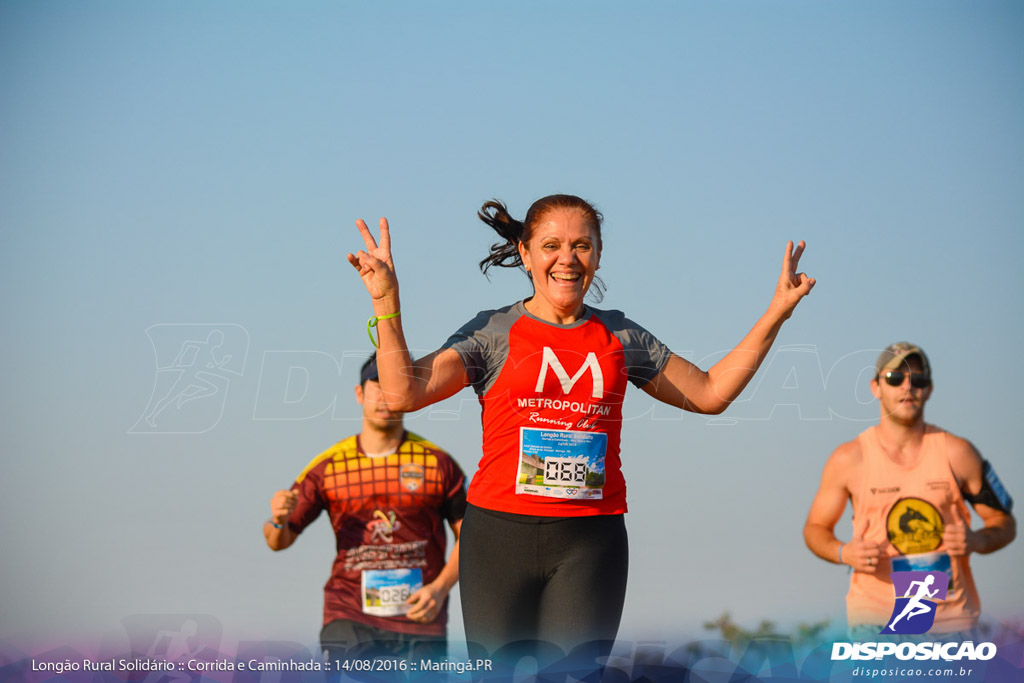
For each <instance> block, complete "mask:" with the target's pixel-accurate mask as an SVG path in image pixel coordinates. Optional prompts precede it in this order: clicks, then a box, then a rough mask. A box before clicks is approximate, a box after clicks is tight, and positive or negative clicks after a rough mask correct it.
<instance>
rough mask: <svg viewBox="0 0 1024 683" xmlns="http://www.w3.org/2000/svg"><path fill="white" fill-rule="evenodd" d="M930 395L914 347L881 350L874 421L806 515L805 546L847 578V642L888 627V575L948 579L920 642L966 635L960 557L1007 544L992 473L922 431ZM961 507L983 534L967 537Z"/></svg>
mask: <svg viewBox="0 0 1024 683" xmlns="http://www.w3.org/2000/svg"><path fill="white" fill-rule="evenodd" d="M933 388H934V387H933V385H932V376H931V366H930V364H929V363H928V357H927V356H926V355H925V353H924V351H922V350H921V349H920V348H919V347H917V346H915V345H913V344H909V343H907V342H898V343H896V344H892V345H890V346H888V347H887V348H886V349H885V350H884V351H882V353H881V355H880V356H879V357H878V361H877V362H876V363H875V376H874V378H873V379H872V380H871V392H872V393H873V394H874V396H875V398H877V399H878V401H879V404H880V408H881V419H880V420H879V423H878V425H876V426H874V427H869V428H868V429H867V430H865V431H864V432H863V433H861V434H860V435H859V436H858V437H857V438H856V439H854V440H852V441H848V442H847V443H844V444H842V445H841V446H839V448H837V449H836V450H835V451H834V452H833V453H832V455H831V456H830V457H829V459H828V462H826V463H825V470H824V472H823V473H822V476H821V485H820V487H819V488H818V492H817V494H816V495H815V497H814V502H813V503H811V510H810V512H809V513H808V515H807V522H806V524H805V525H804V540H805V542H806V543H807V547H808V548H810V549H811V551H812V552H813V553H814V554H815V555H817V556H818V557H820V558H822V559H823V560H827V561H828V562H833V563H835V564H846V565H849V566H850V568H851V569H852V574H851V576H850V590H849V593H847V596H846V611H847V620H848V621H849V624H850V635H851V637H853V638H855V639H863V640H868V639H870V640H875V639H877V638H878V634H879V633H881V632H882V631H883V629H887V628H889V627H887V624H888V623H889V622H890V621H892V617H893V616H894V615H893V608H894V604H895V600H896V598H897V597H901V598H902V597H909V596H896V595H895V593H894V590H893V582H892V579H891V578H890V574H891V573H893V572H904V571H920V572H943V573H945V574H947V575H948V576H949V590H948V593H947V594H946V596H945V599H944V600H941V601H939V602H937V604H936V607H935V615H934V624H933V625H932V626H931V628H930V629H927V630H928V632H929V633H931V634H939V635H942V634H947V635H948V634H953V633H959V632H963V631H969V630H970V629H972V628H974V626H975V625H976V624H977V622H978V615H979V614H980V612H981V603H980V600H979V599H978V591H977V589H976V588H975V585H974V578H973V577H972V576H971V568H970V563H969V557H970V555H971V553H991V552H994V551H996V550H999V549H1000V548H1002V547H1004V546H1006V545H1007V544H1008V543H1010V541H1012V540H1013V538H1014V536H1015V535H1016V523H1015V521H1014V518H1013V515H1012V513H1011V510H1012V508H1013V500H1012V499H1011V498H1010V496H1009V495H1008V494H1007V493H1006V489H1005V488H1004V487H1003V485H1002V483H1001V482H1000V481H999V479H998V477H996V475H995V472H994V471H993V469H992V467H991V465H990V464H989V463H988V462H987V461H986V460H983V459H982V457H981V455H980V454H979V453H978V451H977V450H976V449H975V448H974V446H972V445H971V443H970V442H969V441H967V440H966V439H962V438H960V437H958V436H954V435H953V434H950V433H949V432H945V431H943V430H941V429H939V428H938V427H935V426H933V425H930V424H927V423H925V421H924V406H925V403H927V401H928V399H929V398H930V397H931V394H932V390H933ZM847 501H850V503H851V504H852V506H853V537H852V538H851V539H850V540H848V541H845V542H844V541H841V540H839V539H838V538H836V534H835V526H836V523H837V522H838V521H839V518H840V517H841V516H842V514H843V510H845V508H846V502H847ZM965 501H966V502H965ZM967 502H970V503H971V505H972V506H973V507H974V511H975V512H976V513H977V514H978V516H979V517H980V518H981V521H982V523H983V527H982V528H980V529H977V530H975V529H972V528H971V522H970V520H971V516H970V511H969V510H968V508H967V505H966V503H967ZM887 632H890V631H887ZM909 632H914V633H923V632H924V631H922V630H917V631H909Z"/></svg>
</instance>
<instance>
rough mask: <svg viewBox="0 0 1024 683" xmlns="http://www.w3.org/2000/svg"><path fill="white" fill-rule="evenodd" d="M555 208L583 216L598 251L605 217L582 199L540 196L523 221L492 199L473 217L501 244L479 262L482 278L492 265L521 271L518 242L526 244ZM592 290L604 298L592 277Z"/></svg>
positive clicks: (598, 283)
mask: <svg viewBox="0 0 1024 683" xmlns="http://www.w3.org/2000/svg"><path fill="white" fill-rule="evenodd" d="M554 209H571V210H574V211H579V212H580V213H581V214H583V217H584V218H585V219H586V220H587V222H588V223H590V225H591V227H593V228H594V232H595V233H596V234H597V248H598V250H600V249H601V221H603V220H604V217H603V216H602V215H601V212H600V211H598V210H597V209H595V208H594V206H593V204H591V203H590V202H588V201H587V200H585V199H580V198H579V197H577V196H576V195H571V194H553V195H548V196H547V197H542V198H540V199H538V200H537V201H535V202H534V203H533V204H532V205H531V206H530V210H529V211H527V212H526V218H524V219H523V220H522V221H518V220H516V219H515V218H512V216H511V215H510V214H509V212H508V207H506V206H505V204H504V202H502V201H500V200H497V199H492V200H491V201H489V202H484V205H483V206H482V207H480V211H478V212H477V214H476V215H477V216H478V217H479V218H480V220H482V221H483V222H484V223H486V224H487V225H489V226H491V229H493V230H494V232H496V233H498V236H499V237H501V238H502V240H504V241H502V242H495V243H494V244H492V245H491V253H490V255H489V256H488V257H487V258H485V259H484V260H483V261H481V262H480V270H481V271H483V273H484V275H486V274H487V271H488V270H489V269H490V268H491V266H499V267H501V268H522V267H523V260H522V258H521V257H520V256H519V243H520V242H522V243H524V244H529V243H530V238H531V237H532V236H533V228H534V226H536V225H537V223H538V221H540V220H541V219H542V218H544V216H545V215H546V214H547V213H548V212H549V211H552V210H554ZM527 276H529V273H527ZM593 290H594V292H593V296H594V298H595V299H597V301H601V299H602V298H603V297H604V283H603V282H602V281H601V279H600V278H597V277H595V278H594V282H593Z"/></svg>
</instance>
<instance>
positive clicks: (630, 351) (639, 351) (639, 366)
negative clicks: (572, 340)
mask: <svg viewBox="0 0 1024 683" xmlns="http://www.w3.org/2000/svg"><path fill="white" fill-rule="evenodd" d="M597 315H598V316H599V317H600V318H601V321H602V322H603V323H604V324H605V325H606V326H607V327H608V329H609V330H611V332H612V334H614V335H615V337H616V338H617V339H618V340H619V342H620V343H621V344H622V350H623V352H624V354H625V362H626V372H627V373H628V376H629V381H630V382H632V383H633V385H634V386H636V387H637V388H642V387H643V386H644V385H645V384H647V383H648V382H650V381H651V380H652V379H654V378H655V376H657V374H658V373H659V372H661V371H662V369H663V368H664V367H665V364H666V363H668V359H669V358H671V357H672V351H670V350H669V348H668V347H667V346H665V345H664V344H663V343H662V342H661V341H660V340H659V339H658V338H657V337H655V336H654V335H653V334H651V333H650V332H649V331H647V329H645V328H643V327H641V326H640V325H638V324H636V323H635V322H633V321H632V320H630V319H629V318H627V317H626V316H625V314H624V313H623V312H622V311H599V312H597Z"/></svg>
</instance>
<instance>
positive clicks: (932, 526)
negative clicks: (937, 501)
mask: <svg viewBox="0 0 1024 683" xmlns="http://www.w3.org/2000/svg"><path fill="white" fill-rule="evenodd" d="M885 527H886V529H887V530H888V532H889V542H890V543H892V544H893V545H894V546H895V547H896V549H897V550H899V551H900V552H901V553H903V554H904V555H914V554H917V553H930V552H931V551H933V550H935V549H936V548H938V547H939V544H940V543H942V532H943V530H944V529H945V525H944V524H943V523H942V515H940V514H939V511H938V510H936V509H935V506H934V505H932V504H931V503H929V502H928V501H926V500H921V499H920V498H902V499H900V500H898V501H896V504H895V505H893V506H892V509H891V510H889V516H888V517H887V518H886V520H885Z"/></svg>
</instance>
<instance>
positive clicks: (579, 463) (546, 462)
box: [516, 427, 608, 500]
mask: <svg viewBox="0 0 1024 683" xmlns="http://www.w3.org/2000/svg"><path fill="white" fill-rule="evenodd" d="M607 450H608V435H607V434H605V433H603V432H576V431H569V430H557V429H534V428H531V427H522V428H520V430H519V470H518V474H517V479H516V493H517V494H523V493H529V494H532V495H535V496H546V497H548V498H570V499H587V500H598V499H600V498H601V495H602V489H603V487H604V479H605V472H604V458H605V453H606V451H607Z"/></svg>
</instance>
